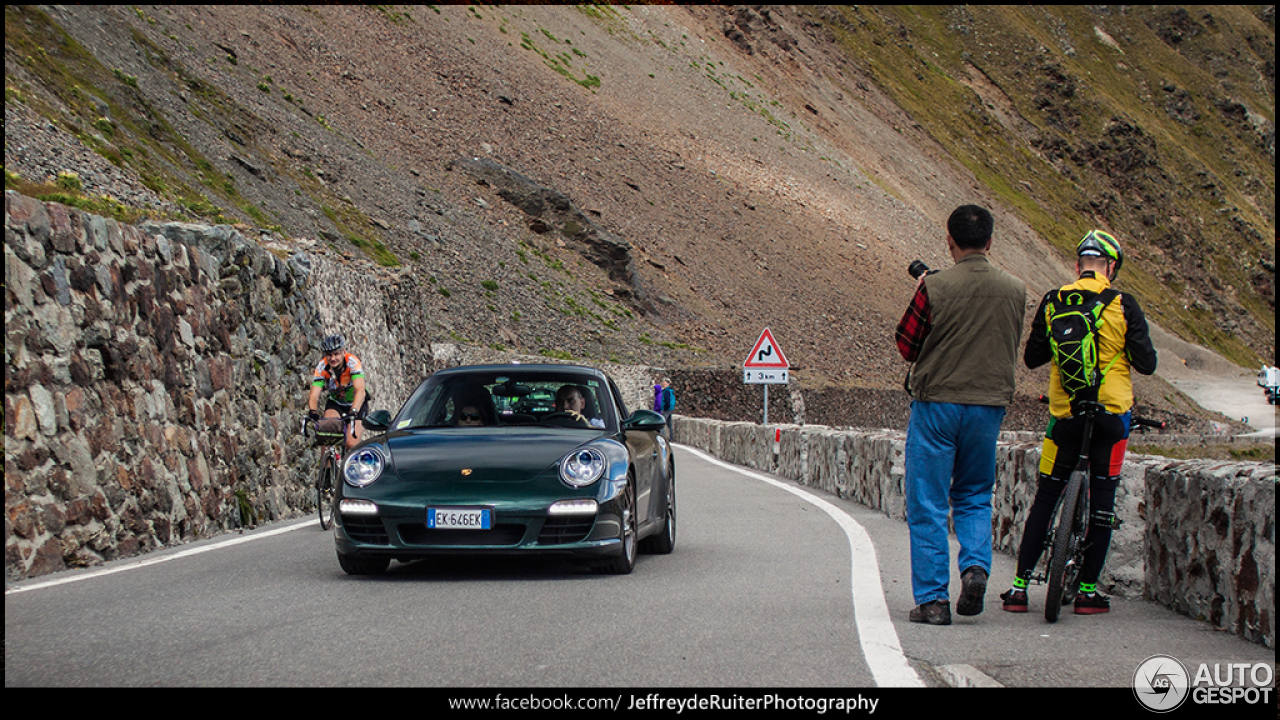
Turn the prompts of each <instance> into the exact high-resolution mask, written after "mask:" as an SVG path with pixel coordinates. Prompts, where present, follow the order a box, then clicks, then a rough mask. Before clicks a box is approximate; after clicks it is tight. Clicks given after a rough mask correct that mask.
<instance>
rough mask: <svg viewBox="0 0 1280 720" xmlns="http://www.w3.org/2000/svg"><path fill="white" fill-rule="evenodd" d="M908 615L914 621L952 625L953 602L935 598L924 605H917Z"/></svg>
mask: <svg viewBox="0 0 1280 720" xmlns="http://www.w3.org/2000/svg"><path fill="white" fill-rule="evenodd" d="M908 617H909V618H910V620H911V622H913V623H924V624H926V625H950V624H951V603H950V602H948V601H946V600H934V601H932V602H927V603H925V604H923V605H917V606H915V608H914V609H913V610H912V611H911V615H909V616H908Z"/></svg>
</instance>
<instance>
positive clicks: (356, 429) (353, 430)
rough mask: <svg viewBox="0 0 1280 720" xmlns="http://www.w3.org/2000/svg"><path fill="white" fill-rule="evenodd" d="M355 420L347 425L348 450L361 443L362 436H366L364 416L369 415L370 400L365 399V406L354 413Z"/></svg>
mask: <svg viewBox="0 0 1280 720" xmlns="http://www.w3.org/2000/svg"><path fill="white" fill-rule="evenodd" d="M352 414H353V415H355V418H354V419H353V420H352V421H351V422H350V423H349V424H348V425H347V449H348V450H350V449H351V448H353V447H355V446H356V444H357V443H359V442H360V436H361V435H362V434H364V416H365V415H368V414H369V400H368V398H365V401H364V404H363V405H361V406H360V407H359V408H357V409H356V410H355V412H353V413H352Z"/></svg>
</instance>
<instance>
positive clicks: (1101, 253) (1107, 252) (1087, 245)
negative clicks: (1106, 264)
mask: <svg viewBox="0 0 1280 720" xmlns="http://www.w3.org/2000/svg"><path fill="white" fill-rule="evenodd" d="M1076 256H1078V257H1085V256H1092V257H1102V258H1107V259H1108V260H1112V261H1114V262H1115V264H1116V269H1115V271H1116V273H1119V272H1120V266H1121V265H1123V264H1124V251H1123V250H1121V249H1120V241H1119V240H1116V239H1115V236H1113V235H1111V234H1110V233H1106V232H1103V231H1101V230H1090V231H1089V234H1088V235H1085V236H1084V239H1082V240H1081V241H1080V244H1079V245H1076Z"/></svg>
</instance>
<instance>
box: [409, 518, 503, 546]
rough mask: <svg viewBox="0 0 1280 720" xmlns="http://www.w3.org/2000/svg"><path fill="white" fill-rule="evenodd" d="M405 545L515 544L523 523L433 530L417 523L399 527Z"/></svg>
mask: <svg viewBox="0 0 1280 720" xmlns="http://www.w3.org/2000/svg"><path fill="white" fill-rule="evenodd" d="M398 529H399V531H400V539H401V540H403V541H404V544H406V545H444V546H454V545H516V544H518V543H519V542H520V541H521V540H523V539H524V525H516V524H505V525H498V526H496V527H494V528H493V529H492V530H433V529H431V528H428V527H427V526H426V525H422V524H419V523H406V524H404V525H401V526H400V527H399V528H398Z"/></svg>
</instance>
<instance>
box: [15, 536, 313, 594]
mask: <svg viewBox="0 0 1280 720" xmlns="http://www.w3.org/2000/svg"><path fill="white" fill-rule="evenodd" d="M316 522H318V521H317V520H316V519H315V518H313V517H309V518H307V519H306V520H304V521H299V522H296V523H294V524H292V525H286V526H284V527H278V528H274V529H272V530H266V531H263V532H259V533H253V534H251V535H237V536H236V537H233V538H230V539H228V540H221V541H218V542H215V543H211V544H209V545H201V546H200V547H193V548H188V549H186V550H180V551H178V552H175V553H172V554H169V555H149V556H147V557H144V558H141V559H139V560H135V561H124V562H121V563H120V564H117V565H112V566H111V567H106V568H102V569H101V570H93V571H90V572H86V573H81V574H78V575H68V576H66V577H58V578H53V579H51V580H44V581H41V582H35V583H31V584H30V585H19V586H16V587H12V588H5V590H4V594H5V595H14V594H17V593H23V592H28V591H30V590H43V589H45V588H50V587H56V586H58V585H66V584H68V583H73V582H79V581H81V580H89V579H90V578H97V577H102V576H103V575H114V574H116V573H122V572H128V571H129V570H138V569H140V568H144V567H148V566H150V565H159V564H160V563H166V562H169V561H170V560H177V559H179V558H185V557H191V556H192V555H200V554H202V553H207V552H212V551H214V550H221V549H222V548H226V547H231V546H232V545H239V544H241V543H247V542H252V541H253V540H261V539H263V538H268V537H271V536H272V535H279V534H281V533H287V532H290V531H293V530H297V529H298V528H302V527H311V526H312V524H313V523H316Z"/></svg>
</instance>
